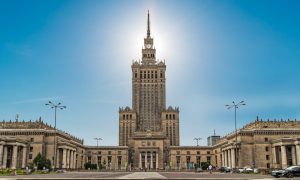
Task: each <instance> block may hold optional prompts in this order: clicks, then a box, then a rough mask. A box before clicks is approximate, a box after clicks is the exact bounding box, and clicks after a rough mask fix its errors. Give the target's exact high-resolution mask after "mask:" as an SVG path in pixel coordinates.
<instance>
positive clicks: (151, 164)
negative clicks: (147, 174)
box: [150, 152, 153, 169]
mask: <svg viewBox="0 0 300 180" xmlns="http://www.w3.org/2000/svg"><path fill="white" fill-rule="evenodd" d="M150 155H151V159H150V168H151V169H153V154H152V152H151V154H150Z"/></svg>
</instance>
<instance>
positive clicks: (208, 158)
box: [206, 156, 211, 164]
mask: <svg viewBox="0 0 300 180" xmlns="http://www.w3.org/2000/svg"><path fill="white" fill-rule="evenodd" d="M206 159H207V163H208V164H210V159H211V158H210V156H207V158H206Z"/></svg>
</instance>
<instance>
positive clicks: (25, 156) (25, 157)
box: [22, 146, 27, 168]
mask: <svg viewBox="0 0 300 180" xmlns="http://www.w3.org/2000/svg"><path fill="white" fill-rule="evenodd" d="M26 159H27V147H26V146H23V157H22V168H25V167H26Z"/></svg>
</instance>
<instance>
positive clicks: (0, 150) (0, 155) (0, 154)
mask: <svg viewBox="0 0 300 180" xmlns="http://www.w3.org/2000/svg"><path fill="white" fill-rule="evenodd" d="M3 150H4V145H3V144H0V167H2V165H3Z"/></svg>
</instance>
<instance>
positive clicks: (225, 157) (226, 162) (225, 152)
mask: <svg viewBox="0 0 300 180" xmlns="http://www.w3.org/2000/svg"><path fill="white" fill-rule="evenodd" d="M224 154H225V156H224V159H225V167H228V161H227V150H225V151H224Z"/></svg>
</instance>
